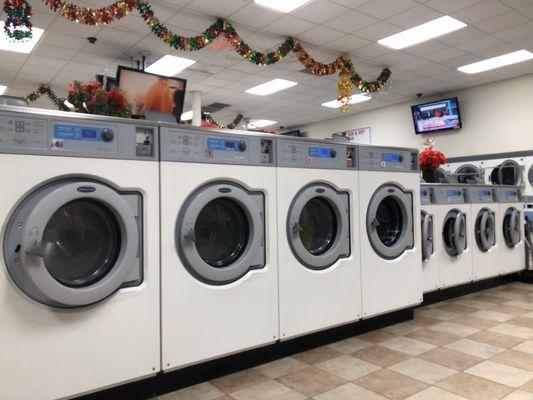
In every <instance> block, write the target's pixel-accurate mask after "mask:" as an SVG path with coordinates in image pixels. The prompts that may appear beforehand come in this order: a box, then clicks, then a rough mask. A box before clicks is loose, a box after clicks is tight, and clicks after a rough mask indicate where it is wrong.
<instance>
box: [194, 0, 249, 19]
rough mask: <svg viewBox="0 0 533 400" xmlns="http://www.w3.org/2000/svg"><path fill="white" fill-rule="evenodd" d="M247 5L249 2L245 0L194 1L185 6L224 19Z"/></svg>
mask: <svg viewBox="0 0 533 400" xmlns="http://www.w3.org/2000/svg"><path fill="white" fill-rule="evenodd" d="M248 4H249V2H247V1H245V0H224V1H213V0H194V1H192V2H191V3H189V4H187V8H190V9H192V10H195V11H200V12H203V13H206V14H209V15H213V16H216V17H221V18H226V17H228V16H229V15H231V14H233V13H234V12H236V11H238V10H239V9H241V8H243V7H245V6H246V5H248Z"/></svg>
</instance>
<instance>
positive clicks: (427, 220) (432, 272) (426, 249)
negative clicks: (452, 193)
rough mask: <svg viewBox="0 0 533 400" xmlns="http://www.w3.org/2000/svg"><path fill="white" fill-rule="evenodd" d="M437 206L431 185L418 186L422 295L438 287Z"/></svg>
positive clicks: (438, 244)
mask: <svg viewBox="0 0 533 400" xmlns="http://www.w3.org/2000/svg"><path fill="white" fill-rule="evenodd" d="M438 216H439V215H438V205H437V204H436V202H435V196H434V194H433V185H431V184H422V185H420V228H421V230H420V238H421V243H420V249H421V253H422V287H423V290H424V293H428V292H433V291H435V290H438V289H439V287H440V268H439V265H440V259H439V256H438V254H439V253H438V252H437V251H436V249H437V248H438V247H439V246H441V245H442V244H441V236H440V235H439V234H438V232H437V231H436V230H437V229H438V228H436V227H438V226H439V224H440V221H438V220H437V218H438Z"/></svg>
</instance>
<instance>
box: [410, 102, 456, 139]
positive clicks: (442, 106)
mask: <svg viewBox="0 0 533 400" xmlns="http://www.w3.org/2000/svg"><path fill="white" fill-rule="evenodd" d="M411 111H412V115H413V122H414V124H415V131H416V134H417V135H418V134H422V133H435V132H442V131H447V130H451V129H460V128H461V127H462V126H463V124H462V121H461V113H460V112H459V102H458V101H457V97H453V98H449V99H444V100H439V101H434V102H431V103H424V104H419V105H416V106H412V107H411Z"/></svg>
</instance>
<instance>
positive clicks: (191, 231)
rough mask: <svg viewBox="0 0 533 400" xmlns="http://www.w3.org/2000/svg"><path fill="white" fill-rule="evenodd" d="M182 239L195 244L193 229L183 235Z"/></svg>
mask: <svg viewBox="0 0 533 400" xmlns="http://www.w3.org/2000/svg"><path fill="white" fill-rule="evenodd" d="M183 238H184V239H187V240H190V241H191V242H194V243H196V233H195V232H194V229H191V230H189V232H187V233H186V234H185V235H183Z"/></svg>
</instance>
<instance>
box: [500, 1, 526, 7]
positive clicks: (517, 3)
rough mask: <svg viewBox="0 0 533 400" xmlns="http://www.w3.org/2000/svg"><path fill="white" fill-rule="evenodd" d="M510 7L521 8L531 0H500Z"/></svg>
mask: <svg viewBox="0 0 533 400" xmlns="http://www.w3.org/2000/svg"><path fill="white" fill-rule="evenodd" d="M500 1H501V2H502V3H504V4H507V5H508V6H509V7H512V8H522V7H526V6H528V5H531V0H500Z"/></svg>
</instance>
